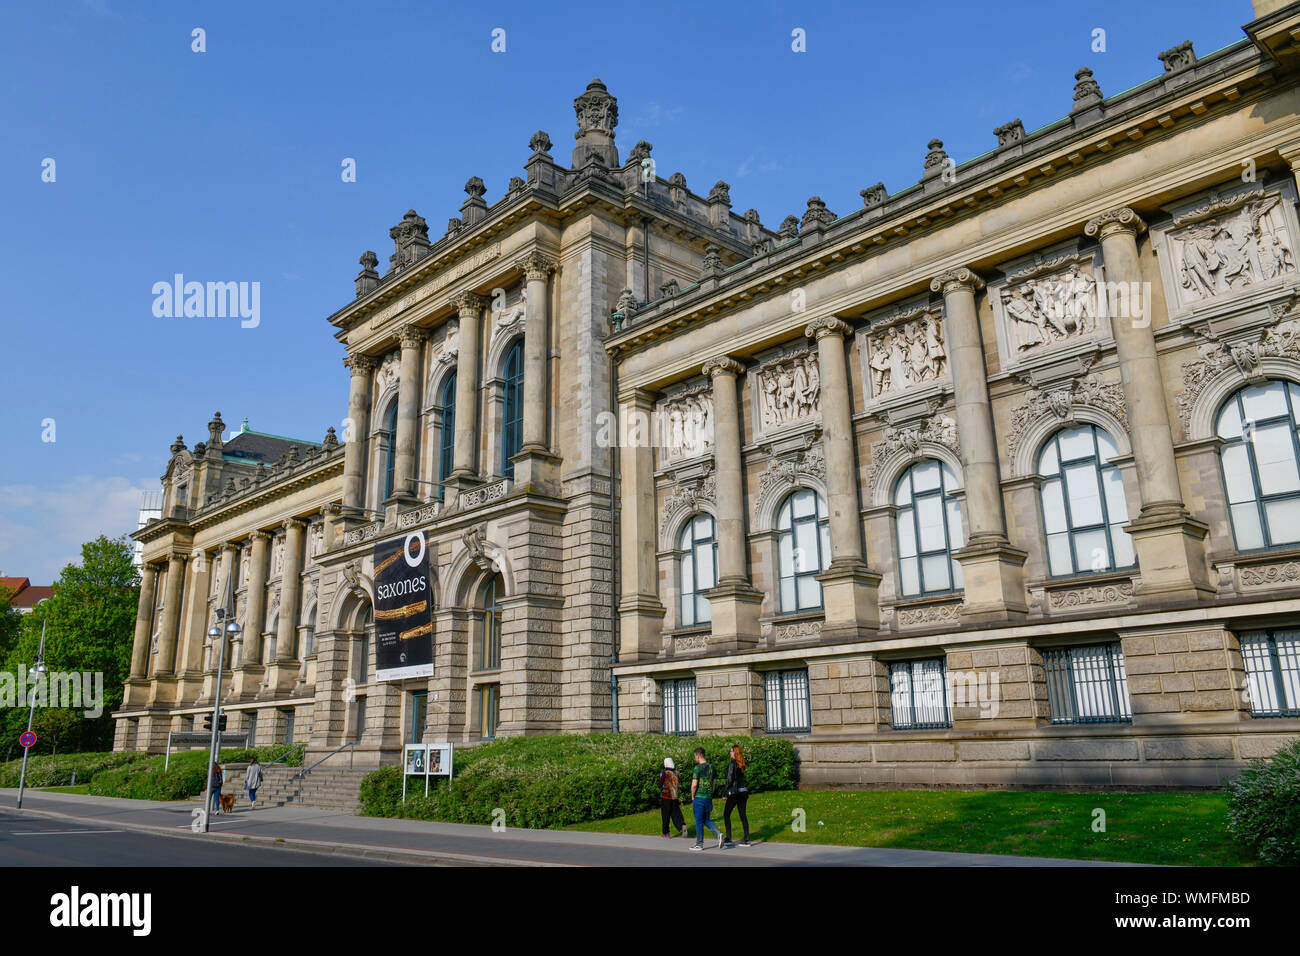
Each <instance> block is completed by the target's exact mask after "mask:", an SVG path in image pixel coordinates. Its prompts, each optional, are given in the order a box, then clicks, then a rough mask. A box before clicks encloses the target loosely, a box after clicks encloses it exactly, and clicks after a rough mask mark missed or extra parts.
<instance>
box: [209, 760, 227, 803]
mask: <svg viewBox="0 0 1300 956" xmlns="http://www.w3.org/2000/svg"><path fill="white" fill-rule="evenodd" d="M208 773H210V774H211V776H212V808H211V809H212V812H213V813H220V812H221V785H222V784H223V783H225V779H226V775H225V772H224V771H222V769H221V764H219V763H217V762H216V761H215V760H214V761H212V769H211V770H210V771H208Z"/></svg>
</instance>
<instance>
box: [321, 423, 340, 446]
mask: <svg viewBox="0 0 1300 956" xmlns="http://www.w3.org/2000/svg"><path fill="white" fill-rule="evenodd" d="M338 447H339V436H338V434H337V433H336V432H335V431H334V426H333V425H331V426H330V427H329V428H327V429H325V440H324V441H323V442H321V448H323V449H324V450H325V451H333V450H334V449H335V448H338Z"/></svg>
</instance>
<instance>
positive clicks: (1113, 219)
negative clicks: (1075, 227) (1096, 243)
mask: <svg viewBox="0 0 1300 956" xmlns="http://www.w3.org/2000/svg"><path fill="white" fill-rule="evenodd" d="M1146 227H1147V224H1146V223H1145V222H1143V221H1142V217H1141V216H1139V215H1138V214H1137V213H1135V212H1134V211H1133V210H1132V209H1130V208H1128V206H1120V207H1118V208H1116V209H1108V210H1106V211H1105V212H1104V213H1102V214H1101V215H1100V216H1097V217H1095V218H1093V219H1089V220H1088V224H1087V225H1086V226H1084V227H1083V234H1084V235H1085V236H1096V235H1097V234H1098V233H1101V238H1102V239H1105V238H1106V237H1108V236H1113V235H1114V234H1115V233H1117V232H1127V233H1129V234H1130V235H1133V236H1136V235H1137V234H1138V233H1139V232H1141V231H1142V230H1143V229H1145V228H1146Z"/></svg>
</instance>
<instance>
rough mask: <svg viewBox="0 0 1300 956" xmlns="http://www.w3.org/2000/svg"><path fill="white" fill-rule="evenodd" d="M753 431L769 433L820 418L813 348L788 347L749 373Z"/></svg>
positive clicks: (819, 397) (819, 398)
mask: <svg viewBox="0 0 1300 956" xmlns="http://www.w3.org/2000/svg"><path fill="white" fill-rule="evenodd" d="M749 389H750V394H751V395H752V396H753V400H754V423H755V426H756V427H755V431H756V432H757V433H758V434H760V435H771V434H773V433H775V432H780V431H784V430H785V429H787V428H795V427H798V426H800V425H805V424H816V423H818V422H820V421H821V400H822V395H821V392H822V386H821V368H820V367H819V365H818V363H817V352H816V350H815V349H813V348H808V347H803V348H796V349H791V350H788V351H786V352H783V353H781V354H779V355H777V356H776V357H774V358H771V359H768V360H767V361H766V362H763V363H762V364H761V365H759V366H758V367H757V368H755V369H753V370H752V371H751V372H750V373H749Z"/></svg>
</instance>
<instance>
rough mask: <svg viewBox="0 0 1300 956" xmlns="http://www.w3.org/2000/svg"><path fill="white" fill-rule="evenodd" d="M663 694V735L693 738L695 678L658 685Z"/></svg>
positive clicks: (680, 679)
mask: <svg viewBox="0 0 1300 956" xmlns="http://www.w3.org/2000/svg"><path fill="white" fill-rule="evenodd" d="M660 690H661V691H662V693H663V709H664V713H663V726H664V733H665V734H674V735H676V736H678V737H693V736H695V727H696V723H695V678H694V677H681V678H678V679H676V680H666V681H663V682H662V683H661V684H660Z"/></svg>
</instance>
